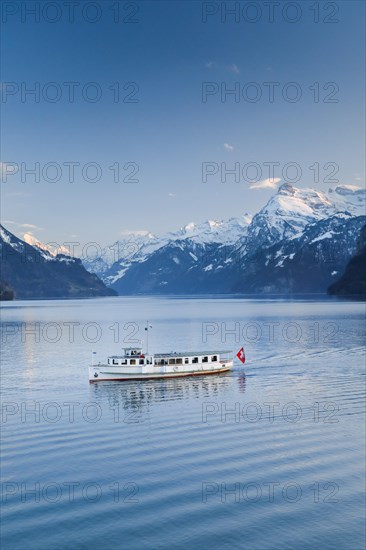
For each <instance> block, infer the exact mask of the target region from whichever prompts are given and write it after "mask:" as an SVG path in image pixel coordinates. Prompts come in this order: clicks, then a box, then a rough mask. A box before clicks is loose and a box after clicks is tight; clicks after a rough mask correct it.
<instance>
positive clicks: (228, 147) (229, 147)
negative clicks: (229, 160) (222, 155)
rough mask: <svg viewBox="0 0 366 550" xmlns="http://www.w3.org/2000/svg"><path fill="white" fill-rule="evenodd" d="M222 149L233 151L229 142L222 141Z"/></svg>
mask: <svg viewBox="0 0 366 550" xmlns="http://www.w3.org/2000/svg"><path fill="white" fill-rule="evenodd" d="M224 149H226V151H234V145H230V143H224Z"/></svg>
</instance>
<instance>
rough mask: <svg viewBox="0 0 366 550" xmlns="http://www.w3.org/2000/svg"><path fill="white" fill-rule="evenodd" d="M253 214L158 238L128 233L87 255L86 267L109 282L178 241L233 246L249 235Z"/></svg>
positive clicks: (190, 226)
mask: <svg viewBox="0 0 366 550" xmlns="http://www.w3.org/2000/svg"><path fill="white" fill-rule="evenodd" d="M250 222H251V216H250V215H249V214H245V215H244V216H242V217H240V218H231V219H229V220H226V221H212V220H209V221H206V222H203V223H201V224H195V223H193V222H192V223H189V224H187V225H186V226H184V227H182V228H181V229H179V230H178V231H175V232H170V233H166V234H165V235H162V236H161V237H157V236H156V235H153V234H152V233H149V232H147V231H146V232H138V233H133V232H131V233H128V234H126V237H125V238H124V239H121V240H119V241H116V242H115V243H114V244H113V245H111V246H109V247H107V248H105V249H103V251H102V255H101V256H99V257H95V258H85V259H83V263H84V266H85V268H86V269H88V270H89V271H91V272H93V273H96V274H97V275H99V276H101V277H102V279H103V280H104V281H105V282H106V283H107V284H109V285H112V284H114V283H115V282H117V281H118V280H119V279H120V278H121V277H123V276H124V275H125V273H126V272H127V270H128V269H129V268H130V267H131V265H132V264H135V263H141V262H145V261H146V260H147V258H148V257H150V255H151V254H153V253H155V252H156V251H157V250H159V249H162V248H164V247H166V246H168V245H169V244H172V243H175V242H176V241H189V242H190V243H191V245H192V246H194V245H202V246H205V245H208V244H216V245H232V244H234V243H235V242H237V241H238V239H239V238H241V237H242V236H244V235H246V232H247V229H248V226H249V223H250Z"/></svg>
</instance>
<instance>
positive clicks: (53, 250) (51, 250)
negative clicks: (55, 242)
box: [23, 233, 70, 258]
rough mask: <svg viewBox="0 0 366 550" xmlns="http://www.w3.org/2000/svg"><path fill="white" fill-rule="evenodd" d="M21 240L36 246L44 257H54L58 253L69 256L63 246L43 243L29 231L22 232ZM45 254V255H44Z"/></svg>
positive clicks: (68, 252)
mask: <svg viewBox="0 0 366 550" xmlns="http://www.w3.org/2000/svg"><path fill="white" fill-rule="evenodd" d="M23 240H24V242H26V243H27V244H29V245H30V246H33V247H34V248H37V249H38V250H39V251H40V252H41V253H42V254H43V256H44V257H47V258H48V257H49V256H52V257H53V258H56V256H57V255H58V254H63V255H64V256H70V251H69V250H68V249H67V248H65V247H64V246H52V245H50V244H44V243H42V242H41V241H39V240H38V239H37V238H36V237H35V236H34V235H31V234H30V233H24V235H23ZM45 255H46V256H45Z"/></svg>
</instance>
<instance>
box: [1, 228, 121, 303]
mask: <svg viewBox="0 0 366 550" xmlns="http://www.w3.org/2000/svg"><path fill="white" fill-rule="evenodd" d="M0 250H1V278H2V280H5V281H7V282H8V283H9V284H10V285H11V287H12V289H13V290H14V295H15V297H16V298H20V299H28V298H85V297H94V296H114V295H116V292H115V291H114V290H112V289H110V288H107V287H106V286H105V284H104V283H103V282H102V281H101V280H100V279H99V278H98V277H97V276H96V275H94V274H91V273H89V272H88V271H86V269H85V268H84V266H83V265H82V263H81V260H80V259H77V258H71V257H70V256H65V255H63V254H58V255H52V254H51V253H50V252H49V251H48V250H45V249H43V250H42V249H41V248H39V247H38V246H32V245H30V244H28V243H26V242H25V241H22V240H21V239H19V238H18V237H16V236H15V235H13V234H12V233H10V231H8V230H7V229H5V228H4V227H3V226H0Z"/></svg>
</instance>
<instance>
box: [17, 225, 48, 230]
mask: <svg viewBox="0 0 366 550" xmlns="http://www.w3.org/2000/svg"><path fill="white" fill-rule="evenodd" d="M18 225H19V227H24V228H25V229H38V231H43V227H38V225H33V224H32V223H19V224H18Z"/></svg>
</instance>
